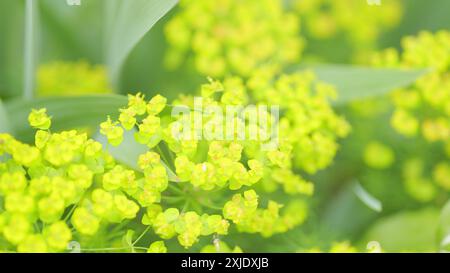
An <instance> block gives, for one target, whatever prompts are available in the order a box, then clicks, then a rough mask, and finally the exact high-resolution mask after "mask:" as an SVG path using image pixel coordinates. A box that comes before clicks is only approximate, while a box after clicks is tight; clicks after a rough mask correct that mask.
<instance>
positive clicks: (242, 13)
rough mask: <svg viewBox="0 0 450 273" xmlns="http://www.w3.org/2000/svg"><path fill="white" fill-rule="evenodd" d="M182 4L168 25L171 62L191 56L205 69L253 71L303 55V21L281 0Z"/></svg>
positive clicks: (212, 72) (242, 73) (222, 72)
mask: <svg viewBox="0 0 450 273" xmlns="http://www.w3.org/2000/svg"><path fill="white" fill-rule="evenodd" d="M179 9H180V10H179V12H178V13H177V14H176V16H174V18H173V19H171V20H170V21H169V22H168V23H167V25H166V27H165V33H166V38H167V40H168V43H169V45H170V49H169V51H168V53H167V57H166V64H167V66H168V67H170V68H178V67H179V66H180V64H182V63H184V62H186V61H188V62H189V63H191V64H193V66H194V67H195V69H196V70H197V71H199V72H200V73H201V74H202V75H207V76H211V77H223V76H224V75H229V74H232V75H240V76H249V75H250V74H251V73H252V72H253V71H254V70H255V69H259V68H260V67H261V66H262V65H267V64H273V65H276V66H283V65H285V64H292V63H294V62H298V61H299V60H300V56H301V53H302V49H303V41H302V39H301V38H300V37H299V36H298V33H299V24H300V22H299V20H298V18H297V17H296V16H294V14H292V13H290V12H286V11H285V10H284V8H283V3H282V1H272V0H248V1H233V0H221V1H215V2H213V1H208V0H199V1H190V0H181V1H180V5H179ZM261 18H264V20H261ZM188 56H192V59H191V60H187V59H189V58H188Z"/></svg>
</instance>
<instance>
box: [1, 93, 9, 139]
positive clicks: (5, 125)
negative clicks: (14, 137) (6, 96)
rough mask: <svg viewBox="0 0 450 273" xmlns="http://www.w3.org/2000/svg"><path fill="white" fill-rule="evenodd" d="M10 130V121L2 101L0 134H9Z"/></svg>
mask: <svg viewBox="0 0 450 273" xmlns="http://www.w3.org/2000/svg"><path fill="white" fill-rule="evenodd" d="M10 130H11V129H10V125H9V119H8V115H7V113H6V110H5V106H4V105H3V102H2V100H0V133H9V132H10Z"/></svg>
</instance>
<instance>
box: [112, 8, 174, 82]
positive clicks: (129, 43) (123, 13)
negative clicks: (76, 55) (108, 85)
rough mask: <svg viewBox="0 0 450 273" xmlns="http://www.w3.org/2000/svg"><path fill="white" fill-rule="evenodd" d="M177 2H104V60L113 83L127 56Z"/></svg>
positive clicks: (116, 80)
mask: <svg viewBox="0 0 450 273" xmlns="http://www.w3.org/2000/svg"><path fill="white" fill-rule="evenodd" d="M176 3H177V0H108V1H106V8H105V9H106V11H107V12H108V14H107V19H106V23H107V26H106V31H107V33H106V35H107V39H106V41H107V44H106V46H107V48H106V50H107V56H106V61H107V64H108V66H109V69H110V76H111V78H112V79H113V82H114V83H117V82H118V77H119V73H120V69H121V67H122V65H123V63H124V62H125V60H126V58H127V56H128V54H130V52H131V50H132V49H133V48H134V47H135V46H136V44H137V43H138V42H139V41H140V40H141V39H142V37H144V35H145V34H146V33H147V32H148V31H149V30H150V29H151V28H152V26H153V25H154V24H155V23H156V22H157V21H158V20H159V19H160V18H161V17H162V16H163V15H164V14H166V13H167V12H168V11H169V10H170V9H171V8H172V7H173V6H174V5H175V4H176Z"/></svg>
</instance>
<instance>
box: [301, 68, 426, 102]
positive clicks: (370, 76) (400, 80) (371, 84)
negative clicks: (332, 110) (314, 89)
mask: <svg viewBox="0 0 450 273" xmlns="http://www.w3.org/2000/svg"><path fill="white" fill-rule="evenodd" d="M302 68H307V66H302ZM311 69H312V70H313V71H314V72H315V73H316V75H317V77H318V78H319V79H320V80H321V81H324V82H327V83H330V84H332V85H334V86H335V87H336V88H337V90H338V99H337V101H335V102H334V103H335V104H336V105H340V104H345V103H348V102H352V101H357V100H362V99H366V98H371V97H375V96H380V95H383V94H386V93H389V92H391V91H393V90H394V89H396V88H401V87H406V86H408V85H410V84H412V83H414V82H415V81H416V80H417V79H418V78H419V77H420V76H422V75H424V74H425V73H426V72H427V70H426V69H420V70H402V69H391V68H389V69H378V68H369V67H358V66H351V65H317V66H313V67H312V68H311Z"/></svg>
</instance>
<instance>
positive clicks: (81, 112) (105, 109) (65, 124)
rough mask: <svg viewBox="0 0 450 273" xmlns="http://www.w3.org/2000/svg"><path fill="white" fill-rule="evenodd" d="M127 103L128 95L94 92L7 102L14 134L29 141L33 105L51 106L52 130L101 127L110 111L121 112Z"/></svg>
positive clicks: (32, 132)
mask: <svg viewBox="0 0 450 273" xmlns="http://www.w3.org/2000/svg"><path fill="white" fill-rule="evenodd" d="M126 104H127V97H126V96H120V95H92V96H81V97H54V98H38V99H34V100H23V99H19V100H13V101H9V102H7V103H6V104H5V106H6V110H7V113H8V114H9V118H10V124H11V127H12V128H11V129H12V131H13V132H14V135H15V136H16V137H17V138H18V139H20V140H23V141H29V140H31V139H32V137H33V135H34V130H33V129H32V128H30V127H29V125H28V121H27V119H28V114H29V113H30V111H31V109H32V108H43V107H45V108H47V112H48V114H49V115H50V116H52V130H53V131H59V130H64V129H74V128H80V127H89V126H95V127H97V126H98V125H99V124H100V122H102V121H104V120H105V119H106V117H107V116H108V115H111V116H115V115H117V113H118V111H117V109H119V108H120V107H123V106H125V105H126Z"/></svg>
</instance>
